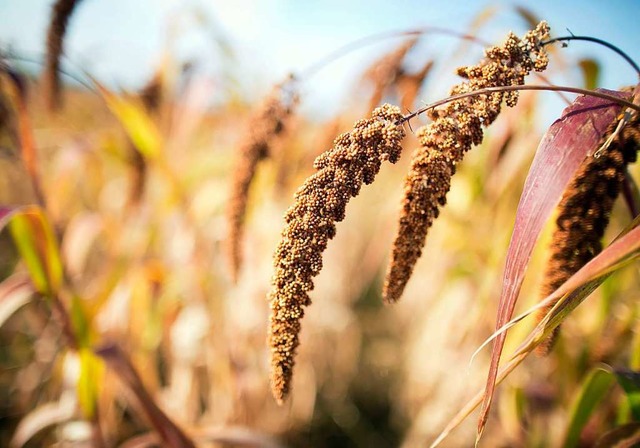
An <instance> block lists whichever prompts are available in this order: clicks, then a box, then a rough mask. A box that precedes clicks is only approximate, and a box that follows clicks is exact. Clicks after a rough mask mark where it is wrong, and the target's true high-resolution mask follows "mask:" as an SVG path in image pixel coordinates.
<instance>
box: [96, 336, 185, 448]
mask: <svg viewBox="0 0 640 448" xmlns="http://www.w3.org/2000/svg"><path fill="white" fill-rule="evenodd" d="M95 353H96V355H98V356H100V357H101V358H102V359H103V360H104V361H105V362H106V363H107V366H109V368H111V370H113V372H114V373H115V374H116V375H117V376H118V377H119V378H120V379H121V380H122V382H123V383H124V385H125V386H126V387H127V389H128V390H129V391H130V392H131V393H133V395H134V396H135V398H136V400H137V404H138V405H139V406H140V408H141V409H142V411H143V412H144V414H145V416H146V417H147V419H148V420H149V422H150V423H151V425H152V426H153V428H154V429H155V430H156V432H157V433H158V436H160V438H161V439H162V441H163V442H164V443H165V444H167V445H168V446H172V447H190V448H195V445H194V443H193V442H192V441H191V440H190V439H189V438H188V437H187V436H186V435H185V434H184V433H183V432H182V430H181V429H180V428H178V426H177V425H176V424H175V423H174V422H173V421H171V419H169V417H167V415H166V414H165V413H164V412H163V411H162V410H161V409H160V408H159V407H158V405H157V404H156V403H155V401H154V400H153V398H152V397H151V395H150V394H149V392H148V391H147V389H146V388H145V386H144V384H143V383H142V380H141V379H140V375H139V374H138V372H137V371H136V369H135V368H134V366H133V364H132V363H131V361H130V360H129V358H128V357H127V355H126V354H125V353H124V352H123V351H122V350H121V349H120V347H118V346H117V345H108V346H103V347H101V348H99V349H98V350H96V351H95Z"/></svg>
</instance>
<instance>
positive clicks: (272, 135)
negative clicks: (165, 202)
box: [227, 86, 298, 282]
mask: <svg viewBox="0 0 640 448" xmlns="http://www.w3.org/2000/svg"><path fill="white" fill-rule="evenodd" d="M297 101H298V97H297V95H296V94H295V93H291V92H288V91H287V92H285V88H284V86H276V87H275V88H274V90H273V91H272V92H271V94H270V95H268V96H267V97H266V98H265V99H264V100H263V102H262V103H261V104H260V106H258V108H257V109H256V110H255V111H254V113H253V114H252V116H251V118H250V119H249V124H248V129H247V133H246V136H245V139H244V140H243V141H242V142H241V143H240V146H239V148H238V159H237V163H236V166H235V168H234V173H233V176H232V184H231V195H230V199H229V205H228V207H227V222H228V226H229V235H228V242H227V257H228V259H229V264H230V267H231V275H232V278H233V281H234V282H235V281H236V279H237V277H238V273H239V272H240V268H241V266H242V240H243V234H244V219H245V215H246V211H247V201H248V197H249V188H250V186H251V182H252V181H253V178H254V177H255V174H256V170H257V167H258V164H259V163H260V161H262V160H263V159H265V158H267V157H269V153H270V151H271V148H272V146H273V144H274V142H275V140H276V138H277V137H278V136H281V135H282V134H284V132H285V130H286V127H287V124H288V122H289V119H290V118H291V116H292V114H293V110H294V108H295V106H296V104H297Z"/></svg>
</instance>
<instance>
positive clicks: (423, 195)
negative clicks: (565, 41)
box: [382, 22, 549, 302]
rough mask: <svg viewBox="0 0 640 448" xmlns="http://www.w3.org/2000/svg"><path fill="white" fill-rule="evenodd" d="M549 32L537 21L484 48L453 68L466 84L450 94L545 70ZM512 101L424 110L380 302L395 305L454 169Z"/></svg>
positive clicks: (481, 99) (512, 97) (491, 99)
mask: <svg viewBox="0 0 640 448" xmlns="http://www.w3.org/2000/svg"><path fill="white" fill-rule="evenodd" d="M548 34H549V27H548V25H547V23H546V22H540V24H538V26H537V27H536V29H535V30H533V31H529V32H528V33H527V34H526V35H525V36H524V37H523V38H522V39H519V38H518V37H517V36H515V35H514V34H513V33H510V34H509V36H508V37H507V40H506V41H505V43H504V44H503V45H501V46H496V47H490V48H488V49H487V50H486V51H485V59H484V60H482V61H481V62H480V63H479V64H477V65H474V66H469V67H461V68H459V69H458V74H459V75H460V76H462V77H463V78H465V79H466V81H465V82H462V83H460V84H458V85H456V86H454V87H453V88H452V89H451V95H456V94H459V93H467V92H473V91H476V90H479V89H483V88H487V87H497V86H511V85H522V84H524V78H525V76H526V75H528V74H529V73H530V72H531V71H532V70H536V71H541V70H544V69H545V68H546V64H547V56H546V53H545V51H544V48H543V47H542V46H541V42H542V41H543V40H544V39H546V38H547V37H548ZM517 100H518V95H517V92H506V93H503V92H495V93H491V94H482V95H477V96H473V97H468V98H464V99H461V100H457V101H452V102H450V103H448V104H446V105H445V106H443V107H441V108H438V109H434V110H431V111H430V112H429V116H430V117H431V118H432V119H433V120H434V121H433V122H432V123H430V124H429V125H427V126H425V127H423V128H421V129H420V130H419V131H418V139H419V142H420V146H419V147H418V148H417V149H416V150H415V151H414V153H413V155H412V161H411V166H410V169H409V173H408V174H407V177H406V179H405V192H404V199H403V202H402V210H401V214H400V219H399V224H398V230H397V233H396V237H395V240H394V243H393V249H392V253H391V259H390V261H389V265H388V267H387V274H386V278H385V284H384V287H383V291H382V295H383V298H384V299H385V301H387V302H395V301H397V300H398V299H399V298H400V296H401V295H402V293H403V291H404V288H405V286H406V284H407V281H408V280H409V278H410V277H411V273H412V272H413V268H414V266H415V263H416V262H417V260H418V258H419V257H420V255H421V253H422V247H423V246H424V243H425V240H426V236H427V232H428V228H429V227H430V226H431V225H432V224H433V221H434V220H435V219H436V218H437V216H438V213H439V208H440V207H442V206H443V205H444V204H445V202H446V194H447V192H448V191H449V188H450V185H451V176H453V174H454V173H455V169H456V165H457V164H458V163H459V162H460V161H462V159H463V157H464V155H465V153H466V152H467V151H469V150H470V149H471V147H472V146H473V145H478V144H480V143H481V142H482V137H483V130H482V127H483V126H488V125H490V124H491V123H492V122H493V121H494V120H495V119H496V118H497V116H498V114H499V113H500V110H501V108H502V102H503V101H504V102H506V104H507V105H508V106H514V105H515V104H516V102H517Z"/></svg>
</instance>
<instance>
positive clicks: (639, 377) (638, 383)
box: [613, 369, 640, 421]
mask: <svg viewBox="0 0 640 448" xmlns="http://www.w3.org/2000/svg"><path fill="white" fill-rule="evenodd" d="M613 373H614V374H615V376H616V379H617V380H618V384H620V387H622V389H624V392H625V393H626V395H627V400H629V406H630V408H631V413H632V414H633V418H634V419H635V420H636V421H640V372H634V371H633V370H626V369H615V370H614V372H613Z"/></svg>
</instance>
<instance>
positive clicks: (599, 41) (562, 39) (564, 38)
mask: <svg viewBox="0 0 640 448" xmlns="http://www.w3.org/2000/svg"><path fill="white" fill-rule="evenodd" d="M571 40H584V41H587V42H593V43H596V44H599V45H602V46H605V47H607V48H608V49H610V50H613V51H615V52H616V53H618V54H619V55H620V56H622V57H623V58H624V60H625V61H627V62H628V63H629V65H631V66H632V67H633V68H634V70H635V71H636V73H637V74H638V77H640V67H638V64H636V63H635V61H634V60H633V59H631V57H629V55H628V54H627V53H625V52H624V51H622V50H621V49H620V48H618V47H616V46H615V45H613V44H611V43H609V42H607V41H606V40H602V39H598V38H597V37H591V36H562V37H555V38H553V39H549V40H548V41H546V42H542V43H541V45H542V46H545V45H549V44H552V43H554V42H565V41H566V42H568V41H571ZM565 46H566V44H565Z"/></svg>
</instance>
